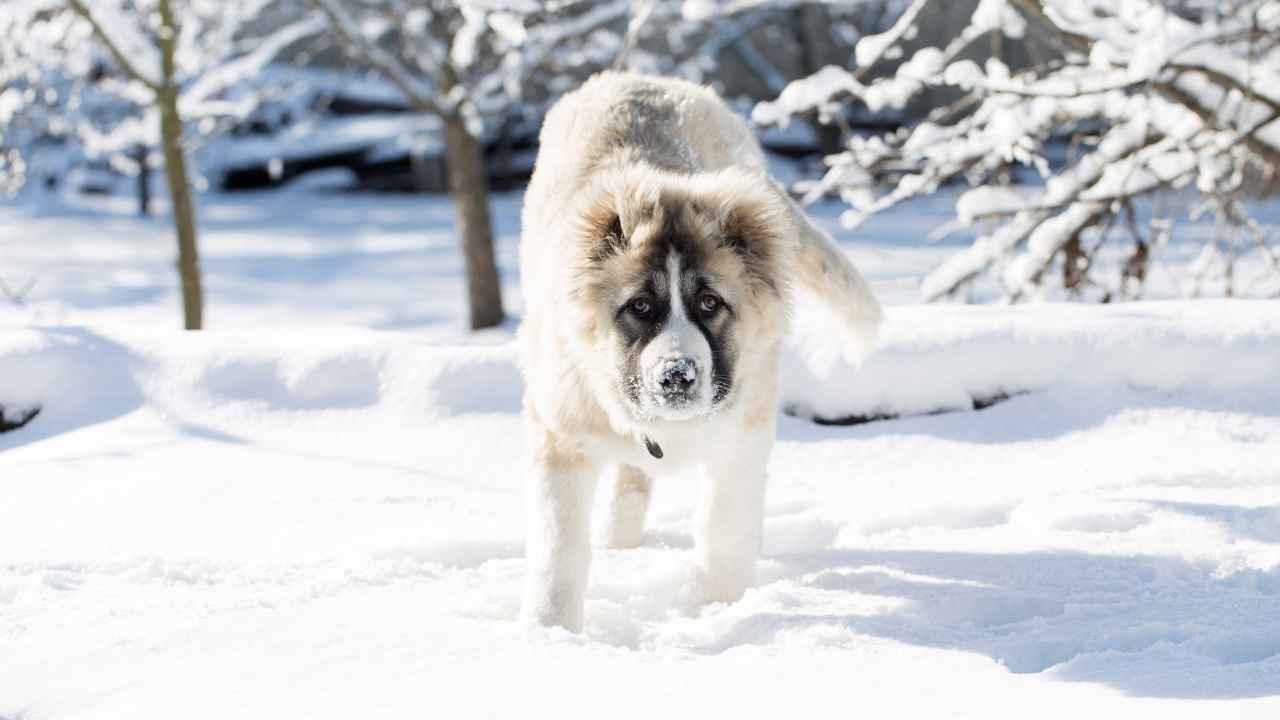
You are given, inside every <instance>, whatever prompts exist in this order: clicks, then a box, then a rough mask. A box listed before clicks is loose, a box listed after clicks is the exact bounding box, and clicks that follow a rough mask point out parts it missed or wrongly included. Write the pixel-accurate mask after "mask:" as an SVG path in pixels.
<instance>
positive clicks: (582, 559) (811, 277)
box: [520, 73, 879, 631]
mask: <svg viewBox="0 0 1280 720" xmlns="http://www.w3.org/2000/svg"><path fill="white" fill-rule="evenodd" d="M655 116H657V117H662V118H664V120H663V122H662V124H661V127H656V128H655V126H654V122H653V118H654V117H655ZM673 184H677V185H679V186H681V187H684V188H687V189H689V190H690V192H697V193H700V195H699V197H706V198H712V199H713V200H714V202H715V204H712V206H711V207H713V208H716V207H718V208H721V212H727V211H728V209H730V208H732V207H734V206H735V204H740V203H744V202H748V201H752V202H753V204H752V205H751V207H753V208H756V207H758V208H763V210H761V212H762V213H764V214H765V215H767V216H768V218H769V220H770V222H772V223H774V224H775V225H777V226H778V227H781V228H782V230H781V231H780V234H781V235H784V236H785V238H783V240H784V242H783V246H784V247H783V251H784V252H783V255H784V257H782V258H780V260H781V266H782V267H781V270H780V272H781V273H782V274H783V275H784V276H785V277H781V278H777V279H776V280H777V284H778V285H779V286H787V285H790V284H792V283H794V284H797V285H800V286H802V287H804V288H806V289H809V290H810V291H812V292H814V293H816V294H817V295H818V296H819V297H821V298H822V299H824V300H826V301H827V302H828V303H829V304H831V305H832V307H833V308H834V309H835V310H836V312H837V314H838V315H839V317H840V318H841V319H842V321H843V325H844V330H845V332H846V335H847V337H848V339H849V344H850V346H852V347H857V348H858V349H859V350H865V348H866V347H869V345H870V343H871V340H872V338H873V337H874V328H875V325H876V323H877V321H878V319H879V306H878V305H877V304H876V303H875V300H874V298H873V297H872V296H871V294H870V291H869V290H868V289H867V287H866V284H865V282H863V280H862V277H861V276H860V275H859V274H858V272H857V270H855V269H854V268H853V266H852V265H851V264H850V263H849V261H848V259H847V258H845V256H844V255H843V254H842V253H841V252H840V251H839V250H838V248H836V247H835V245H834V244H833V243H832V242H831V241H830V239H829V238H827V237H826V236H825V235H824V234H823V233H822V232H821V231H820V230H818V229H817V228H816V227H814V226H813V225H812V223H810V222H809V220H808V219H807V218H806V217H805V216H804V214H803V213H802V212H801V211H800V209H799V208H798V207H796V206H795V204H794V203H792V202H791V201H790V199H789V198H787V197H786V195H785V193H783V192H782V191H781V190H779V189H778V188H777V186H776V185H775V184H773V183H772V181H771V180H769V178H768V177H767V175H766V174H765V167H764V158H763V155H762V153H761V151H760V148H759V146H758V145H757V143H756V142H755V140H754V138H753V137H752V135H751V133H750V131H749V130H748V129H747V128H746V126H745V124H744V123H743V122H742V121H741V120H740V119H739V118H737V117H736V116H735V115H733V114H732V113H731V112H729V111H728V109H727V108H726V107H725V106H724V104H723V103H722V102H721V101H720V100H719V98H717V97H716V96H715V94H714V93H712V92H710V91H708V90H706V89H704V88H700V87H698V86H695V85H692V84H689V83H686V82H682V81H676V80H666V79H660V78H650V77H642V76H637V75H631V74H620V73H604V74H601V75H598V76H596V77H594V78H592V79H591V80H589V81H588V82H587V83H586V84H584V85H583V86H582V87H581V88H580V89H578V90H577V91H575V92H573V93H571V94H569V95H567V96H565V97H564V98H563V99H561V100H560V102H558V103H557V104H556V106H555V107H554V108H552V110H551V112H550V113H549V114H548V115H547V119H546V123H545V124H544V126H543V130H542V136H541V149H540V151H539V155H538V161H537V165H536V167H535V170H534V175H533V179H532V180H531V182H530V186H529V189H528V191H527V193H526V197H525V208H524V214H523V236H522V239H521V249H520V259H521V271H522V272H521V277H522V283H523V289H524V296H525V308H526V315H525V320H524V323H523V325H522V326H521V329H520V337H521V343H522V350H523V362H524V373H525V379H526V391H525V421H526V429H527V433H528V445H529V452H530V463H531V467H530V469H529V473H528V495H527V502H528V504H527V508H526V512H527V514H528V535H527V543H526V555H527V568H528V570H527V579H526V587H525V595H524V605H523V609H522V615H523V617H524V618H525V619H526V620H528V621H531V622H536V623H539V624H544V625H561V626H564V627H566V628H569V629H570V630H574V631H578V630H580V629H581V628H582V626H583V620H584V599H585V594H586V588H587V578H588V572H589V567H590V560H591V548H590V543H589V539H588V533H589V526H590V508H591V504H592V496H593V492H594V488H595V485H596V482H597V479H598V477H599V476H600V475H601V474H605V473H606V472H607V475H608V476H609V488H608V491H609V492H610V493H611V494H610V499H609V504H608V507H609V517H608V525H607V526H606V528H605V531H604V533H603V539H604V541H605V542H607V543H608V544H609V545H610V546H612V547H634V546H635V545H637V544H639V543H640V542H641V540H642V533H643V524H644V513H645V511H646V509H647V507H648V504H649V495H650V489H651V478H653V477H655V476H658V475H666V474H669V473H672V472H674V471H677V470H680V469H682V468H686V467H690V466H697V467H700V468H701V470H702V471H703V476H704V478H705V481H706V487H705V491H704V493H703V502H702V504H701V507H700V509H699V512H698V520H697V526H696V528H695V542H696V550H695V553H694V557H695V562H694V567H693V569H692V573H691V577H692V591H693V599H694V600H695V601H697V602H708V601H732V600H735V599H737V598H739V597H741V595H742V593H743V592H744V591H745V590H746V589H747V588H748V587H749V586H750V585H751V582H752V573H753V568H754V564H755V558H756V554H757V552H758V549H759V545H760V537H761V528H762V521H763V508H764V492H765V468H766V465H767V463H768V459H769V453H770V451H771V450H772V447H773V442H774V432H775V417H776V409H777V371H778V362H779V351H780V345H781V339H782V335H783V333H784V330H785V312H784V308H783V307H781V305H782V304H783V301H782V300H781V299H779V300H778V303H777V304H778V305H779V307H770V308H766V309H765V310H766V311H759V309H758V308H757V312H755V313H752V312H749V311H746V310H744V311H743V313H742V315H743V320H742V321H743V322H744V323H746V324H744V325H743V326H742V334H743V335H744V337H746V338H747V340H746V344H745V346H744V347H743V348H742V352H741V353H740V355H739V357H738V358H737V363H736V370H735V373H734V376H735V388H736V390H735V391H733V392H731V394H730V396H729V398H728V399H727V400H726V401H725V402H723V403H721V404H720V405H717V406H716V407H715V409H714V410H712V411H710V412H708V405H707V404H706V403H709V402H710V397H711V395H712V393H711V389H710V387H709V384H710V376H711V368H710V365H711V352H710V348H709V346H708V344H707V341H706V339H705V337H703V335H702V334H701V332H699V331H698V330H697V329H696V327H694V325H693V323H692V322H691V321H690V319H689V316H688V312H689V311H690V309H689V308H684V307H683V304H682V302H681V295H680V293H679V288H678V287H676V286H677V285H678V278H679V277H680V273H679V268H678V267H675V268H669V269H668V274H669V275H670V276H671V278H672V283H671V285H672V286H673V287H672V292H673V300H674V305H673V308H674V310H675V314H673V316H672V317H671V320H670V322H669V323H668V325H667V327H666V328H665V331H664V333H663V335H662V336H661V337H660V338H658V339H655V340H654V341H652V342H650V344H649V345H648V346H647V347H646V349H645V351H644V353H643V354H642V356H641V363H640V364H641V365H642V366H643V367H645V368H646V372H645V373H644V378H645V379H644V382H645V383H649V384H652V383H653V382H655V379H654V378H653V376H652V373H653V371H654V369H655V368H657V367H658V365H660V363H661V362H662V361H663V360H665V359H670V358H673V357H687V358H690V359H692V360H693V361H694V363H695V364H696V366H697V368H698V381H697V382H698V383H699V384H700V388H701V390H702V392H701V397H702V398H704V399H706V403H703V404H698V405H697V407H693V408H691V409H689V410H688V411H681V412H665V411H664V409H663V408H658V407H655V408H653V410H654V411H653V412H650V413H644V412H639V413H637V412H634V411H633V408H631V407H630V406H629V405H628V404H627V402H625V401H624V399H623V397H622V394H621V393H620V390H619V387H620V384H619V383H618V380H617V377H616V373H615V372H613V368H614V367H615V366H616V363H617V362H618V357H617V352H618V351H616V350H613V349H610V348H609V347H608V346H607V345H605V344H602V343H601V342H600V339H599V338H600V337H601V331H600V328H601V324H602V323H605V322H607V321H608V319H607V318H603V317H601V311H600V310H599V309H593V308H590V307H584V303H583V302H582V298H581V297H578V296H575V294H574V291H573V288H575V287H576V286H575V280H576V276H575V273H580V272H581V267H580V266H578V265H577V263H578V262H579V261H578V260H576V259H577V258H581V257H582V256H583V253H582V252H581V251H582V248H581V247H580V246H579V245H580V243H582V242H583V239H582V232H581V224H582V218H583V216H584V214H585V213H587V212H589V206H587V205H585V204H584V203H588V202H598V201H599V198H601V197H604V198H606V199H607V200H608V201H609V202H611V203H613V204H614V206H615V207H616V213H617V216H618V218H619V220H620V223H621V227H622V229H623V231H624V235H627V236H628V237H630V234H631V233H632V232H635V231H636V230H637V228H638V227H639V226H640V225H642V223H643V222H645V214H644V213H643V212H639V211H638V210H636V208H639V207H642V206H643V205H644V204H645V203H652V201H653V200H655V199H656V198H657V197H658V195H659V188H660V187H670V186H671V185H673ZM672 262H673V263H674V262H675V259H674V256H673V259H672ZM625 292H626V289H625V288H617V289H616V293H617V295H618V298H617V299H621V298H622V297H623V296H624V293H625ZM611 299H613V298H611ZM728 300H730V301H731V302H741V303H742V307H744V308H746V307H747V305H748V304H747V303H746V302H745V299H742V298H728ZM651 389H652V388H651ZM646 441H648V443H652V444H653V445H655V446H656V447H660V448H661V452H662V458H661V459H658V458H655V457H654V456H653V454H651V452H650V451H649V450H647V449H646Z"/></svg>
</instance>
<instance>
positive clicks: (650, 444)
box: [643, 435, 662, 460]
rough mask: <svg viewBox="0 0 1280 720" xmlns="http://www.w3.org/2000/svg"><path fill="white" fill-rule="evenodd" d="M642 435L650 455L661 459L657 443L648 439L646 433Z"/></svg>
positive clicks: (660, 450)
mask: <svg viewBox="0 0 1280 720" xmlns="http://www.w3.org/2000/svg"><path fill="white" fill-rule="evenodd" d="M643 437H644V446H645V449H647V450H648V451H649V454H650V455H652V456H653V457H654V458H656V459H658V460H661V459H662V448H660V447H658V443H656V442H654V441H652V440H650V439H649V436H648V435H645V436H643Z"/></svg>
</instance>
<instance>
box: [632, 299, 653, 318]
mask: <svg viewBox="0 0 1280 720" xmlns="http://www.w3.org/2000/svg"><path fill="white" fill-rule="evenodd" d="M652 310H653V303H651V302H649V301H648V299H646V298H636V299H635V300H632V301H631V312H633V313H635V314H637V315H648V314H649V313H650V312H651V311H652Z"/></svg>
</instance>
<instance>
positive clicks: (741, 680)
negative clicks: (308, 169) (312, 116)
mask: <svg viewBox="0 0 1280 720" xmlns="http://www.w3.org/2000/svg"><path fill="white" fill-rule="evenodd" d="M519 202H520V198H519V196H518V195H509V196H500V197H498V198H497V199H496V207H497V212H496V221H497V225H498V230H499V233H500V235H501V238H502V239H501V241H500V244H499V256H500V260H501V262H502V264H503V269H504V278H505V280H506V281H507V285H508V289H509V290H511V292H509V293H508V302H509V303H510V304H511V305H512V306H513V307H514V309H515V310H516V311H517V313H518V311H519V307H518V304H517V298H516V295H515V292H514V288H515V285H516V282H517V276H516V274H515V267H514V263H515V252H514V251H515V237H516V234H517V232H518V221H517V210H518V207H519ZM932 202H933V201H930V202H926V203H921V204H917V205H915V206H914V207H913V208H912V209H911V211H910V212H904V213H902V214H899V215H895V216H892V217H889V218H886V219H885V220H883V221H873V223H871V224H869V225H867V226H864V227H863V228H860V229H859V231H858V232H857V233H856V234H854V235H850V236H842V241H844V242H845V243H846V247H847V248H848V250H849V251H850V252H851V254H852V255H853V257H854V258H855V260H856V261H857V262H859V263H860V265H861V266H862V267H863V268H864V269H865V270H866V271H867V272H868V275H869V276H870V277H871V279H872V283H873V285H874V286H875V287H876V289H877V291H879V292H880V293H881V294H882V296H884V297H885V298H886V299H888V300H889V301H890V302H892V303H895V306H894V307H891V308H890V310H889V316H888V317H889V319H888V324H887V327H886V332H885V338H884V342H883V344H882V348H881V349H880V351H879V352H878V353H877V354H876V355H874V356H872V357H871V358H870V359H869V360H868V361H867V362H866V363H865V365H864V366H863V367H862V368H861V369H857V370H855V369H854V368H851V367H848V366H846V365H844V364H841V363H834V364H832V363H823V362H820V361H817V360H814V358H821V357H822V356H823V355H824V351H826V350H829V348H826V347H824V345H823V344H824V341H825V336H824V334H823V332H822V325H821V313H818V312H816V311H814V310H812V309H811V308H809V307H808V306H804V305H802V307H801V308H800V310H799V311H798V312H797V321H798V325H799V326H800V327H799V333H798V335H799V337H798V338H797V339H796V340H795V342H794V343H793V344H792V347H791V348H790V349H789V350H788V356H787V362H786V369H785V377H784V388H785V391H784V395H785V397H784V406H785V409H786V410H787V411H788V412H789V413H791V415H790V416H787V417H783V418H782V420H781V424H780V429H779V436H780V442H779V445H778V447H777V450H776V452H775V454H774V457H773V459H772V462H771V465H770V471H771V475H772V481H771V485H770V491H769V498H768V512H767V519H766V528H765V548H764V555H765V557H764V560H763V561H762V563H761V566H760V569H759V573H758V582H757V584H756V587H754V588H753V589H752V590H751V591H749V592H748V594H747V596H746V597H745V598H744V599H743V600H741V601H740V602H737V603H733V604H729V605H716V606H711V607H706V608H691V607H686V606H683V605H682V604H681V602H680V601H679V600H678V598H679V597H681V596H682V594H681V592H680V590H681V584H682V583H683V582H684V579H685V572H686V569H687V567H688V563H689V554H690V548H691V540H690V538H689V521H690V517H691V515H692V513H693V508H694V504H695V502H696V495H697V492H696V491H697V479H696V478H694V477H674V478H666V479H664V482H661V483H660V484H659V485H658V489H657V496H656V498H655V508H654V512H653V515H652V522H651V530H650V532H649V534H648V536H647V541H646V542H645V544H644V546H643V547H642V548H640V549H637V550H629V551H604V550H602V551H598V553H597V555H596V560H595V565H594V571H593V579H592V586H591V589H590V591H589V594H588V608H587V613H588V620H587V629H586V632H585V633H584V634H583V635H581V636H573V635H569V634H567V633H564V632H562V631H557V630H531V629H526V628H523V627H521V626H520V625H518V624H517V623H515V622H514V618H515V616H516V614H517V604H518V598H519V588H520V579H521V573H522V559H521V530H522V527H523V525H522V520H521V494H520V483H521V465H520V455H521V448H522V437H521V432H520V418H519V395H520V378H519V373H518V371H517V369H516V365H515V362H514V360H515V357H514V350H513V348H512V346H511V344H510V342H509V339H510V334H511V331H512V328H511V327H507V328H502V329H499V330H496V331H491V332H488V333H484V334H482V335H480V336H472V337H468V336H465V334H464V333H463V332H462V331H461V330H460V329H459V326H460V318H461V315H462V308H461V304H460V299H461V290H460V285H459V279H458V260H457V257H456V253H455V249H454V246H453V242H452V239H451V234H450V224H451V218H452V215H451V208H450V207H449V206H448V204H447V203H444V202H441V201H439V200H427V199H423V198H418V197H403V198H394V197H392V198H385V197H382V198H375V197H365V196H348V195H322V196H316V195H310V194H306V193H302V192H283V193H276V194H271V195H245V196H222V197H219V196H209V197H206V198H203V202H202V206H201V210H202V224H203V228H204V235H203V236H202V245H203V250H204V255H205V270H206V277H207V286H208V291H209V309H208V319H209V326H210V328H211V330H209V331H206V332H203V333H198V334H184V333H180V332H176V331H175V330H174V328H175V327H176V325H177V323H178V318H179V312H178V306H177V293H176V288H175V286H174V285H175V279H174V277H173V271H172V269H171V258H172V250H171V240H170V239H169V236H168V233H167V230H166V228H165V226H164V224H163V221H162V220H150V221H143V220H137V219H133V218H131V217H128V216H127V214H125V210H126V209H127V207H128V201H127V200H102V201H95V202H92V203H86V202H83V201H77V202H76V203H74V204H71V205H67V204H65V203H49V204H47V205H45V206H44V209H43V210H39V209H37V210H33V209H32V206H31V205H22V206H18V205H0V280H3V281H5V284H6V285H7V286H8V287H10V288H14V287H19V288H20V287H22V286H25V284H26V282H27V280H28V279H34V280H35V284H34V286H32V287H31V289H30V291H29V292H28V293H27V294H26V296H25V298H24V302H25V304H24V305H17V304H15V303H12V302H9V301H7V300H5V299H0V404H2V405H5V406H7V407H8V408H9V410H10V411H13V410H14V409H21V408H23V407H30V406H34V405H37V404H38V405H41V406H42V410H41V412H40V414H39V415H38V416H37V417H36V418H35V419H34V420H33V421H32V422H31V423H30V424H29V425H27V426H26V427H24V428H22V429H20V430H17V431H14V432H10V433H5V434H0V718H4V719H5V720H14V719H16V718H23V719H24V720H43V719H45V718H59V719H61V718H115V717H130V718H162V717H163V718H168V717H191V718H195V717H198V718H206V717H207V718H219V719H222V718H227V717H255V718H256V717H264V718H266V717H271V718H280V717H335V718H350V717H361V716H376V717H408V716H438V717H510V716H513V715H516V714H517V713H519V714H522V715H525V716H528V715H530V714H532V715H534V716H538V717H541V716H544V715H550V714H551V713H553V712H554V713H557V714H558V715H559V716H561V717H587V716H601V715H608V716H611V717H655V716H663V717H665V716H677V717H683V716H689V715H692V714H694V713H695V712H705V713H709V714H711V715H712V716H715V717H728V716H734V715H738V716H743V717H782V716H795V715H801V716H804V715H815V716H823V717H827V716H835V717H848V716H872V717H953V716H955V717H981V718H1004V717H1018V718H1024V717H1028V716H1035V717H1048V718H1056V717H1061V718H1068V717H1070V718H1078V717H1079V716H1080V715H1081V714H1083V713H1086V712H1090V711H1092V712H1095V713H1099V715H1098V717H1116V716H1120V714H1121V713H1124V714H1125V716H1127V717H1154V716H1157V715H1158V716H1159V717H1167V718H1183V717H1186V718H1204V717H1213V718H1228V717H1249V718H1274V717H1276V716H1277V714H1278V713H1280V304H1278V303H1276V302H1275V301H1246V300H1230V301H1229V300H1211V301H1178V302H1143V303H1131V304H1122V305H1113V306H1074V305H1065V306H1064V305H1056V304H1045V305H1030V306H1020V307H1015V308H1008V307H991V306H979V307H957V306H912V305H901V304H899V303H903V302H909V301H911V300H912V299H914V296H915V289H916V285H917V283H918V281H919V278H920V277H921V275H922V274H923V273H924V272H927V271H928V270H929V269H931V268H932V267H933V266H935V265H936V264H937V262H938V261H939V260H940V259H941V258H942V257H944V256H945V255H946V254H947V253H948V252H950V251H952V250H954V248H955V243H956V242H964V240H963V239H953V240H948V241H946V242H944V243H942V244H941V245H926V244H922V243H920V242H919V238H920V237H923V236H924V235H926V234H927V233H929V232H930V231H932V230H933V229H935V228H936V227H937V226H938V225H940V224H942V223H943V222H945V221H946V219H947V217H948V214H949V213H950V212H951V209H952V208H951V204H950V201H943V200H939V201H937V204H931V203H932ZM818 212H819V215H820V216H821V217H822V218H823V219H824V221H826V222H828V223H832V221H833V218H834V216H835V214H836V213H837V212H838V209H837V208H834V207H832V208H820V209H819V211H818ZM876 222H880V224H875V223H876ZM992 401H996V402H995V404H994V405H992V406H991V407H989V408H986V409H983V410H974V409H972V408H973V406H974V403H975V402H977V403H978V404H982V405H985V404H986V403H987V402H992ZM944 410H945V411H948V412H945V413H941V414H929V413H935V412H937V411H944ZM888 415H896V416H899V417H897V418H896V419H882V420H877V421H874V422H867V423H863V424H857V425H850V426H836V427H832V426H822V425H817V424H815V423H813V422H811V421H810V420H809V419H808V418H810V417H813V416H817V417H820V418H823V419H826V420H831V421H836V420H853V419H867V418H874V417H882V416H888Z"/></svg>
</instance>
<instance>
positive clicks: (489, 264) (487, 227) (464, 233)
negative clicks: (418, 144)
mask: <svg viewBox="0 0 1280 720" xmlns="http://www.w3.org/2000/svg"><path fill="white" fill-rule="evenodd" d="M444 122H445V144H446V148H447V154H446V157H445V161H446V165H447V167H448V173H449V194H450V195H451V196H452V197H453V203H454V206H455V207H457V209H458V232H459V235H461V237H462V255H463V260H464V262H465V264H466V272H467V302H468V310H469V313H470V317H471V329H472V330H479V329H480V328H487V327H492V326H494V325H497V324H498V323H500V322H502V318H503V312H502V285H501V284H500V283H499V281H498V267H497V264H496V263H495V262H494V259H493V229H492V226H491V224H490V222H489V191H488V188H487V186H486V181H485V170H484V150H483V148H482V147H481V146H480V143H479V141H477V140H476V138H475V137H473V136H472V135H471V132H470V131H469V130H467V126H466V124H465V123H464V122H463V120H462V118H460V117H456V116H453V117H446V118H444Z"/></svg>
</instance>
